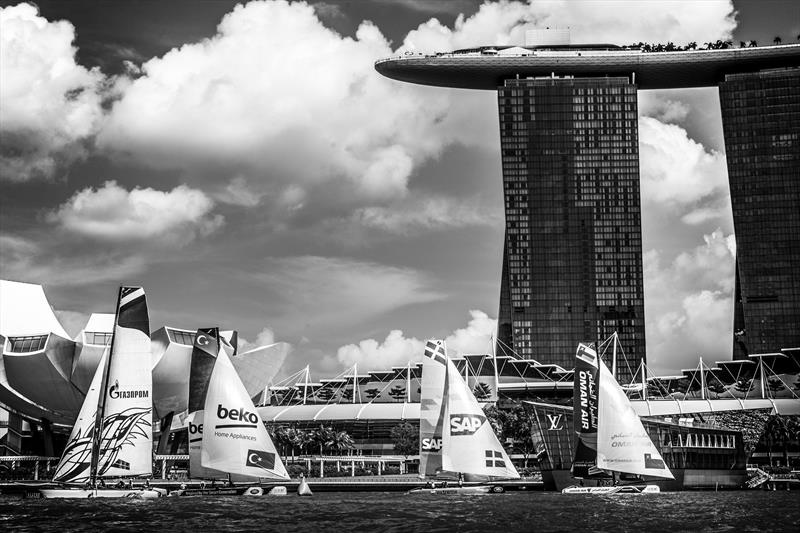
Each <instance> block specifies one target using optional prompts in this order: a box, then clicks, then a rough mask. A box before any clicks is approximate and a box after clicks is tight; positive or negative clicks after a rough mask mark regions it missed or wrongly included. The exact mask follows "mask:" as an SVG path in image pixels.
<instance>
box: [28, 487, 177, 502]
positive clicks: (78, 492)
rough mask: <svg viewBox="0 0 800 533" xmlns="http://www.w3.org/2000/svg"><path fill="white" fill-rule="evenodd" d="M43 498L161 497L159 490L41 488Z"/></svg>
mask: <svg viewBox="0 0 800 533" xmlns="http://www.w3.org/2000/svg"><path fill="white" fill-rule="evenodd" d="M39 493H40V494H41V495H42V497H43V498H83V499H86V498H141V499H147V500H149V499H154V498H160V497H161V496H162V493H161V492H160V491H157V490H139V489H39Z"/></svg>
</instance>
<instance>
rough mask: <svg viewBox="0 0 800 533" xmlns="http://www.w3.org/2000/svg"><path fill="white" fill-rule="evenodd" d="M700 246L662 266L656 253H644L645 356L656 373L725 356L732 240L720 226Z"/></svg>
mask: <svg viewBox="0 0 800 533" xmlns="http://www.w3.org/2000/svg"><path fill="white" fill-rule="evenodd" d="M703 238H704V240H705V242H704V244H702V245H699V246H697V247H695V248H694V249H693V250H691V251H690V252H684V253H681V254H680V255H678V257H676V258H675V260H674V261H672V263H671V264H669V265H662V264H661V258H660V255H659V253H658V252H657V251H655V250H650V251H648V252H647V253H645V255H644V264H645V317H646V318H647V324H646V327H647V331H646V335H647V356H648V361H649V363H650V365H651V366H652V367H653V370H654V371H656V372H674V371H676V370H678V369H680V368H687V367H689V366H694V365H696V362H697V357H698V356H703V357H704V358H705V359H706V360H707V361H712V360H724V359H730V357H731V347H732V343H733V336H732V335H733V332H732V328H733V314H732V313H733V285H734V268H735V259H734V258H735V250H736V244H735V241H734V238H733V235H728V236H724V235H723V233H722V232H721V231H720V230H717V231H715V232H713V233H711V234H710V235H704V237H703Z"/></svg>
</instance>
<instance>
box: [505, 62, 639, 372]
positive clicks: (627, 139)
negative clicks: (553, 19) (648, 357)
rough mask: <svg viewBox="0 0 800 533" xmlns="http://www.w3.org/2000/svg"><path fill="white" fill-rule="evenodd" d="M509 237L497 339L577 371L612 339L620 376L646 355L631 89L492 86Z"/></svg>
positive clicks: (535, 81) (608, 83)
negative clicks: (582, 354) (583, 347)
mask: <svg viewBox="0 0 800 533" xmlns="http://www.w3.org/2000/svg"><path fill="white" fill-rule="evenodd" d="M498 107H499V116H500V139H501V150H502V164H503V190H504V197H505V219H506V235H505V246H504V257H503V276H502V282H501V291H500V292H501V294H500V311H499V318H500V323H499V330H498V331H499V333H498V337H499V340H500V341H501V342H502V343H505V344H506V345H508V346H510V347H511V348H512V349H513V350H514V351H515V352H516V353H517V354H518V355H520V356H522V357H525V358H533V359H536V360H537V361H539V362H542V363H555V364H559V365H561V366H564V367H565V368H572V366H573V362H574V354H575V349H576V347H577V344H578V342H595V341H602V340H604V339H606V338H607V337H608V336H610V335H611V334H612V333H613V332H615V331H616V332H618V333H619V338H620V342H621V343H622V346H623V349H624V351H625V357H626V359H627V361H626V362H627V364H625V362H620V364H619V365H618V368H619V376H618V377H619V379H620V381H621V382H627V381H629V380H630V377H631V371H632V372H635V371H636V369H637V367H638V365H639V363H640V361H641V360H642V359H644V358H645V333H644V295H643V268H642V239H641V212H640V198H639V148H638V122H637V101H636V85H634V84H632V83H630V80H629V79H628V78H621V77H607V78H532V79H531V78H528V79H513V80H506V81H505V83H504V85H503V86H502V87H499V88H498Z"/></svg>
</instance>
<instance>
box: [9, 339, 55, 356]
mask: <svg viewBox="0 0 800 533" xmlns="http://www.w3.org/2000/svg"><path fill="white" fill-rule="evenodd" d="M47 337H48V336H47V335H33V336H28V337H9V338H8V353H29V352H38V351H39V350H44V347H45V346H46V345H47Z"/></svg>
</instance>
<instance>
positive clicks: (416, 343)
mask: <svg viewBox="0 0 800 533" xmlns="http://www.w3.org/2000/svg"><path fill="white" fill-rule="evenodd" d="M470 316H471V317H472V318H471V319H470V320H469V322H468V323H467V326H466V327H464V328H459V329H457V330H455V331H454V332H452V333H451V334H450V335H448V336H447V337H446V339H445V341H446V343H447V353H448V355H450V356H451V357H452V356H458V355H463V354H485V353H490V352H491V344H490V343H491V338H492V336H493V335H494V332H495V329H496V328H497V320H496V319H493V318H490V317H489V316H488V315H487V314H486V313H484V312H483V311H479V310H472V311H470ZM424 348H425V340H420V339H417V338H415V337H406V336H405V335H404V333H403V332H402V331H401V330H392V331H390V332H389V334H388V335H387V336H386V338H385V339H384V340H383V341H382V342H379V341H377V340H375V339H365V340H362V341H360V342H359V343H358V344H348V345H346V346H342V347H341V348H339V349H338V350H337V352H336V359H337V360H338V361H339V363H341V364H342V365H344V366H352V365H353V364H356V363H357V364H358V365H359V366H361V365H364V368H371V369H372V368H374V369H381V368H391V367H392V366H403V365H406V364H407V363H408V362H409V361H411V362H412V363H416V362H419V361H421V360H422V352H423V350H424Z"/></svg>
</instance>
